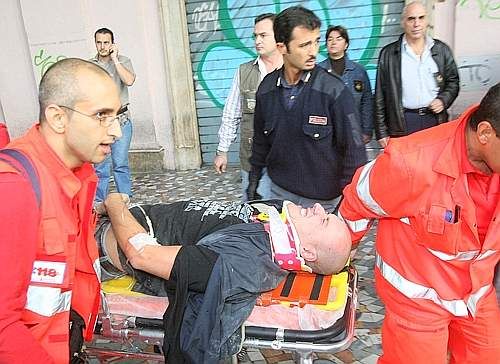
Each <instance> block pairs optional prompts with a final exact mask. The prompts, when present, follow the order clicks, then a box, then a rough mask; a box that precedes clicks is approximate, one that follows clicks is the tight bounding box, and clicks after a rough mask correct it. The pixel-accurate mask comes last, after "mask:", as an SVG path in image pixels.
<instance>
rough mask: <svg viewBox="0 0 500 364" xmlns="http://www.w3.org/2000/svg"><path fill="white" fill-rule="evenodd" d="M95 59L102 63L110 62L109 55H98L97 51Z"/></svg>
mask: <svg viewBox="0 0 500 364" xmlns="http://www.w3.org/2000/svg"><path fill="white" fill-rule="evenodd" d="M97 60H98V61H99V62H102V63H107V62H110V61H111V57H110V56H104V57H103V56H101V55H99V53H98V54H97Z"/></svg>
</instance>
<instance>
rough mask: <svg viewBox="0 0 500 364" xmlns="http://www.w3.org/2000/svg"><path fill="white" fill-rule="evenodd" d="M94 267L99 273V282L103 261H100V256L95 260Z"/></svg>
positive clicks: (96, 272)
mask: <svg viewBox="0 0 500 364" xmlns="http://www.w3.org/2000/svg"><path fill="white" fill-rule="evenodd" d="M92 266H93V267H94V271H95V274H96V275H97V279H98V280H99V282H101V263H100V262H99V258H97V259H96V260H94V264H92Z"/></svg>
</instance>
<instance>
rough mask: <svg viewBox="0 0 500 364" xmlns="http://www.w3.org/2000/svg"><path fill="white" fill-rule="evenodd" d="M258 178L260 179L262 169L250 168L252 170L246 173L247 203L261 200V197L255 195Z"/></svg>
mask: <svg viewBox="0 0 500 364" xmlns="http://www.w3.org/2000/svg"><path fill="white" fill-rule="evenodd" d="M260 177H262V169H261V168H259V167H255V166H252V169H251V170H250V172H249V173H248V187H247V198H248V201H253V200H261V199H262V196H261V195H259V194H258V193H257V188H258V187H259V180H260Z"/></svg>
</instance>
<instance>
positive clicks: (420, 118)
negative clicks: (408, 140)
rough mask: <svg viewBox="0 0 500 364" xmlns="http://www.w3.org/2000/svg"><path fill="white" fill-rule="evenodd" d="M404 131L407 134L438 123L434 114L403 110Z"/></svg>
mask: <svg viewBox="0 0 500 364" xmlns="http://www.w3.org/2000/svg"><path fill="white" fill-rule="evenodd" d="M404 115H405V121H406V131H407V132H408V134H412V133H415V132H416V131H419V130H424V129H427V128H431V127H433V126H436V125H437V124H438V122H437V115H436V114H431V113H429V114H419V113H416V112H408V111H405V113H404Z"/></svg>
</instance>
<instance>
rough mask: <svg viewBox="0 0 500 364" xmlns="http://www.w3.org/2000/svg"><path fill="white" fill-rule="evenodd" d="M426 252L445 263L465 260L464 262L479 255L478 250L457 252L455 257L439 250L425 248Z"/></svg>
mask: <svg viewBox="0 0 500 364" xmlns="http://www.w3.org/2000/svg"><path fill="white" fill-rule="evenodd" d="M427 250H428V251H429V252H430V253H431V254H432V255H434V256H436V257H438V258H439V259H441V260H444V261H446V262H448V261H450V260H465V261H467V260H472V259H474V257H475V256H476V255H477V254H478V253H479V250H471V251H468V252H459V253H457V254H455V255H451V254H446V253H443V252H441V251H439V250H433V249H429V248H427Z"/></svg>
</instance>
